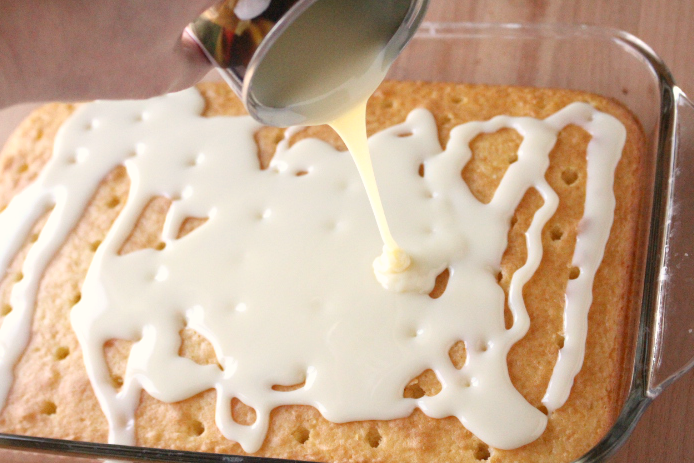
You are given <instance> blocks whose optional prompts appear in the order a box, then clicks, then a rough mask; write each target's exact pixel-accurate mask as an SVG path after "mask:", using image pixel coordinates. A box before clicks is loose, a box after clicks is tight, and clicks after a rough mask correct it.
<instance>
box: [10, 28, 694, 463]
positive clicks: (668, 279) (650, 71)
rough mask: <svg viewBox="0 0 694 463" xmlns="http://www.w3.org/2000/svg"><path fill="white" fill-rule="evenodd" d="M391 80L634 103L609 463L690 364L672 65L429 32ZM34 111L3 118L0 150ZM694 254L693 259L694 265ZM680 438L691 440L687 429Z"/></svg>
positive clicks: (146, 454) (128, 455) (518, 36)
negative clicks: (634, 158) (625, 338)
mask: <svg viewBox="0 0 694 463" xmlns="http://www.w3.org/2000/svg"><path fill="white" fill-rule="evenodd" d="M389 78H391V79H401V80H424V81H448V82H464V83H481V84H501V85H523V86H536V87H559V88H569V89H576V90H583V91H588V92H593V93H598V94H601V95H603V96H606V97H610V98H613V99H615V100H617V101H619V102H621V103H623V104H624V105H626V106H627V107H628V108H629V109H630V110H631V111H632V112H633V113H634V114H635V115H636V116H637V118H638V119H639V120H640V122H641V124H642V126H643V129H644V132H645V135H646V140H647V145H648V150H647V158H646V159H644V165H645V178H646V180H647V181H646V182H644V187H643V189H642V191H643V195H644V196H643V201H642V211H641V212H642V222H641V223H642V225H643V226H642V233H641V238H640V241H639V243H640V244H639V247H638V249H637V254H638V259H637V262H638V265H637V269H636V273H635V275H636V278H638V285H637V286H638V287H639V291H637V294H636V297H634V299H633V312H632V313H633V316H632V322H633V323H632V325H631V327H632V329H631V331H630V339H631V341H632V350H631V354H630V356H629V361H628V362H626V363H627V364H626V365H624V368H625V372H626V376H625V377H627V378H630V380H628V381H626V383H627V384H626V385H625V389H624V392H623V395H622V401H623V404H622V412H621V414H620V416H619V418H618V419H617V421H616V422H615V423H614V426H613V427H612V429H611V430H610V431H609V432H608V433H607V435H605V436H604V438H603V439H602V440H601V441H600V442H599V443H598V444H597V445H596V446H595V447H594V448H593V449H591V450H590V451H589V452H588V453H587V454H586V455H584V456H583V457H581V458H579V459H578V460H576V463H579V462H581V463H587V462H596V461H602V460H603V459H605V458H607V457H608V456H609V455H610V454H612V453H613V452H614V451H615V450H616V449H617V448H618V447H619V446H620V445H621V444H622V443H624V441H625V440H626V439H627V438H628V436H629V434H630V433H631V431H632V430H633V428H634V426H635V425H636V422H637V421H638V419H639V417H640V416H641V414H642V413H643V411H644V410H645V408H646V407H647V406H648V404H649V403H650V402H651V401H652V400H653V399H655V398H656V397H657V396H658V394H659V393H660V392H661V391H662V390H663V389H664V388H665V387H666V386H667V385H669V384H671V383H672V382H673V381H674V380H676V379H677V378H678V377H679V376H680V375H682V374H683V373H684V372H686V371H687V370H689V369H690V368H691V366H692V365H693V364H694V336H692V330H691V329H689V328H688V327H690V326H694V325H693V324H692V318H694V315H692V314H690V313H689V307H688V296H689V294H688V293H689V291H688V289H689V288H688V284H689V283H690V282H691V281H692V279H693V278H694V277H693V276H694V249H693V250H690V249H689V247H690V242H691V241H690V236H694V169H687V162H689V161H688V160H687V158H686V155H687V154H688V150H690V149H694V106H692V104H691V103H690V101H689V100H688V99H687V97H686V96H685V95H684V94H683V92H682V91H681V90H680V89H679V88H678V87H677V86H676V85H675V83H674V81H673V78H672V76H671V74H670V72H669V71H668V69H667V67H666V66H665V65H664V64H663V62H662V61H661V60H660V58H658V57H657V56H656V55H655V53H654V52H653V51H652V50H651V49H650V48H649V47H648V46H647V45H646V44H644V43H643V42H642V41H640V40H639V39H637V38H635V37H633V36H631V35H629V34H627V33H624V32H621V31H617V30H613V29H605V28H599V27H592V26H575V25H561V24H558V25H526V24H468V23H424V24H423V25H422V27H421V28H420V30H419V32H418V33H417V35H416V36H415V38H414V39H413V41H412V43H411V44H410V45H409V46H408V47H407V48H406V49H405V51H404V52H403V54H402V56H401V57H400V58H399V59H398V60H397V61H396V63H395V64H394V65H393V68H392V69H391V72H390V74H389ZM32 107H33V106H32V105H24V106H19V107H14V108H9V109H7V110H4V111H2V112H0V144H2V143H4V141H5V139H6V138H7V136H8V135H9V132H10V131H11V130H12V129H13V128H14V127H15V126H16V124H17V123H18V122H19V121H20V120H21V119H22V118H23V117H24V116H25V115H26V114H27V112H28V111H29V110H30V109H31V108H32ZM689 252H691V253H692V256H689ZM683 432H684V431H683ZM0 447H3V448H5V450H0V460H1V461H3V462H20V461H21V462H23V463H26V462H67V461H73V460H75V461H102V460H103V459H110V460H127V461H133V462H143V461H159V462H190V463H193V462H195V463H202V462H225V463H231V462H237V463H262V462H273V461H276V462H277V461H286V460H273V459H267V458H256V457H239V456H229V455H217V454H209V453H193V452H182V451H171V450H160V449H149V448H137V447H126V446H115V445H107V444H94V443H85V442H71V441H64V440H55V439H44V438H34V437H26V436H17V435H7V434H0Z"/></svg>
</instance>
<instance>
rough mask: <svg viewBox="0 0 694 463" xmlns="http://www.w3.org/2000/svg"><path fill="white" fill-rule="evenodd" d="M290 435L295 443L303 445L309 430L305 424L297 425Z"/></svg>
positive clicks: (309, 434)
mask: <svg viewBox="0 0 694 463" xmlns="http://www.w3.org/2000/svg"><path fill="white" fill-rule="evenodd" d="M292 437H293V438H294V440H295V441H296V442H297V443H299V444H301V445H304V444H305V443H306V442H307V441H308V440H309V438H310V437H311V431H309V430H308V429H306V427H305V426H303V425H299V427H297V428H296V429H295V430H294V431H293V432H292Z"/></svg>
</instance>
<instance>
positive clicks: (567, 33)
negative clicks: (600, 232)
mask: <svg viewBox="0 0 694 463" xmlns="http://www.w3.org/2000/svg"><path fill="white" fill-rule="evenodd" d="M530 33H532V34H533V35H532V36H530V35H528V34H530ZM586 36H593V37H596V38H602V39H608V40H617V41H619V42H622V43H623V44H626V45H627V46H629V48H631V49H632V50H633V51H635V52H636V53H638V55H639V57H640V58H643V59H644V60H645V63H646V65H647V66H649V67H650V68H651V71H652V72H653V73H654V75H655V78H656V79H657V82H658V85H659V88H658V90H659V94H660V98H661V104H660V115H659V117H660V119H659V127H658V131H657V135H656V136H655V143H656V150H657V153H658V156H657V159H656V165H655V179H656V182H655V185H654V191H653V204H652V206H651V220H650V227H649V231H648V236H647V238H646V239H647V243H648V244H647V251H646V257H645V267H646V268H645V276H644V280H643V281H642V282H641V283H642V285H643V294H642V297H641V310H640V314H639V317H638V318H639V320H638V322H637V326H638V333H637V336H636V346H635V350H634V358H633V370H632V378H631V387H630V389H629V391H628V394H627V397H626V400H625V401H624V403H623V406H622V410H621V413H620V414H619V416H618V418H617V420H616V421H615V423H614V424H613V426H612V428H611V429H610V430H609V431H608V433H607V434H606V435H605V436H604V437H603V438H602V439H601V440H600V441H599V442H598V443H597V444H596V445H595V446H594V447H593V448H592V449H591V450H589V451H588V452H587V453H586V454H585V455H583V456H582V457H580V458H579V459H577V460H575V461H574V462H573V463H589V462H595V461H600V460H601V459H603V458H605V457H607V456H609V455H611V454H613V453H614V452H615V451H616V450H617V449H618V448H619V447H620V446H621V445H622V444H623V443H624V442H625V441H626V439H627V438H628V437H629V435H630V434H631V432H632V431H633V429H634V428H635V426H636V423H637V422H638V420H639V418H640V417H641V415H642V414H643V413H644V411H645V410H646V408H647V406H648V405H649V404H650V403H651V402H652V401H653V399H655V397H656V396H657V395H658V394H659V393H660V392H661V391H662V390H663V389H664V388H665V387H667V386H668V385H669V384H671V383H672V382H674V381H675V380H676V379H677V378H679V376H681V374H683V373H684V372H685V371H686V370H688V368H689V367H691V365H688V366H687V367H686V368H683V369H682V370H681V371H680V372H679V373H678V374H676V375H674V376H672V377H670V378H668V379H667V380H666V381H664V382H663V383H661V384H658V385H656V386H655V387H651V385H650V383H651V379H652V378H651V373H652V367H653V365H652V363H653V358H652V356H651V352H652V351H653V348H654V343H656V342H657V341H656V335H657V333H653V330H654V328H657V319H658V313H659V288H658V287H657V285H656V284H655V282H657V281H658V280H657V278H658V274H659V271H660V269H661V268H662V267H663V264H664V258H665V252H664V249H665V247H666V240H667V233H666V226H667V217H668V213H667V205H668V204H669V199H670V198H671V194H672V190H671V186H670V173H671V168H672V160H673V157H674V148H675V133H676V130H675V129H676V121H677V111H676V106H677V101H678V98H679V97H680V96H684V93H683V92H682V91H681V90H680V89H679V87H678V86H677V85H676V84H675V81H674V78H673V76H672V74H671V72H670V70H669V69H668V67H667V66H666V65H665V63H664V62H663V61H662V59H661V58H660V57H659V56H658V55H657V54H656V53H655V51H654V50H653V49H652V48H651V47H650V46H648V45H647V44H646V43H645V42H643V41H642V40H641V39H639V38H638V37H636V36H634V35H632V34H630V33H628V32H625V31H622V30H620V29H616V28H612V27H604V26H594V25H585V24H561V23H555V24H543V23H493V22H481V23H470V22H431V21H425V22H423V23H422V24H421V26H420V28H419V30H418V32H417V33H416V34H415V36H414V39H416V40H431V39H434V40H435V39H445V38H484V37H490V38H492V37H493V38H515V39H522V38H532V39H537V38H542V37H547V38H571V37H583V38H585V37H586ZM0 448H4V449H7V450H16V451H28V452H40V453H48V454H53V455H55V456H74V457H79V458H97V459H103V458H107V459H114V458H115V459H118V460H132V459H135V460H138V461H160V462H181V463H184V462H196V463H197V462H200V463H205V462H209V463H222V462H224V463H231V462H234V463H280V462H284V463H287V462H297V461H298V460H286V459H276V458H267V457H255V456H239V455H228V454H216V453H204V452H193V451H182V450H170V449H155V448H145V447H135V446H122V445H113V444H104V443H92V442H81V441H68V440H62V439H51V438H42V437H31V436H23V435H13V434H2V433H0Z"/></svg>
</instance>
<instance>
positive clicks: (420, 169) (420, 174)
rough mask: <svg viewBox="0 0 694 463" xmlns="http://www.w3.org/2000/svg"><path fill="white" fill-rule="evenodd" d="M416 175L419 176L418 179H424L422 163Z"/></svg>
mask: <svg viewBox="0 0 694 463" xmlns="http://www.w3.org/2000/svg"><path fill="white" fill-rule="evenodd" d="M417 174H419V176H420V177H424V163H421V164H420V165H419V168H418V169H417Z"/></svg>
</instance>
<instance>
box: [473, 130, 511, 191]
mask: <svg viewBox="0 0 694 463" xmlns="http://www.w3.org/2000/svg"><path fill="white" fill-rule="evenodd" d="M522 141H523V137H521V135H520V134H519V133H518V132H517V131H516V130H513V129H507V128H504V129H501V130H499V131H497V132H494V133H482V134H480V135H478V136H476V137H475V138H474V139H473V140H472V141H471V142H470V151H471V153H472V156H471V157H470V160H469V161H468V162H467V164H466V165H465V167H464V168H463V171H462V177H463V180H464V181H465V183H467V185H468V187H469V188H470V192H471V193H472V194H473V196H474V197H475V198H476V199H477V200H478V201H480V202H481V203H483V204H489V202H490V201H491V200H492V197H493V196H494V192H495V191H496V189H497V187H498V186H499V184H500V183H501V179H502V178H503V177H504V175H505V174H506V170H507V169H508V167H509V165H510V164H511V163H512V162H515V161H517V160H518V148H519V147H520V144H521V142H522ZM512 159H513V161H511V160H512Z"/></svg>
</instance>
